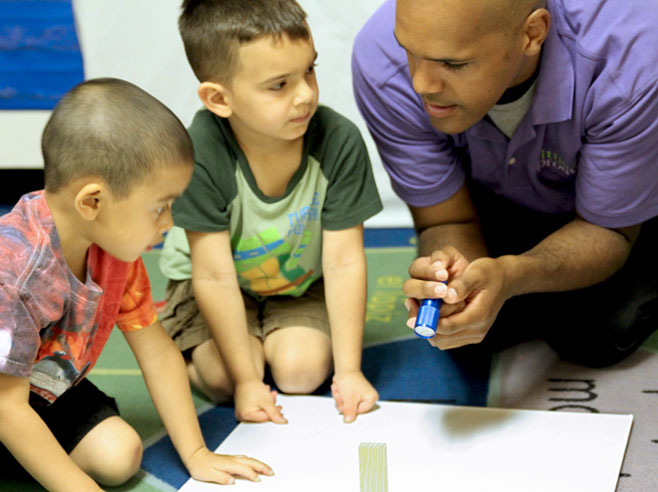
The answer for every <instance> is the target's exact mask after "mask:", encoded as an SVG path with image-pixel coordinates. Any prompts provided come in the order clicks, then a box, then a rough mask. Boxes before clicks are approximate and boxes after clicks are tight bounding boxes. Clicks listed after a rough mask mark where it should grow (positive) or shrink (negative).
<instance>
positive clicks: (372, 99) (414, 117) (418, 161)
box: [352, 13, 465, 206]
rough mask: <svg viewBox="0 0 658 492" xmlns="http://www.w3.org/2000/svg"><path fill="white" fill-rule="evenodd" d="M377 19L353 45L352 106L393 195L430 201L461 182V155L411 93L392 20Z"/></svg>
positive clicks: (423, 203)
mask: <svg viewBox="0 0 658 492" xmlns="http://www.w3.org/2000/svg"><path fill="white" fill-rule="evenodd" d="M378 14H379V13H378ZM378 14H376V15H378ZM380 21H381V19H378V18H377V17H373V18H371V19H370V21H369V22H368V23H367V24H366V26H365V27H364V28H363V30H362V31H361V32H360V33H359V35H358V36H357V38H356V41H355V44H354V50H353V54H352V77H353V79H352V81H353V89H354V95H355V98H356V102H357V106H358V108H359V111H360V112H361V115H362V116H363V118H364V120H365V122H366V124H367V126H368V129H369V131H370V134H371V135H372V137H373V139H374V141H375V144H376V145H377V150H378V151H379V155H380V157H381V160H382V163H383V165H384V167H385V169H386V171H387V172H388V174H389V177H390V179H391V185H392V188H393V190H394V191H395V193H396V194H397V195H398V196H399V197H400V198H401V199H402V200H404V201H405V202H406V203H408V204H410V205H414V206H429V205H434V204H436V203H440V202H442V201H444V200H446V199H447V198H449V197H450V196H452V195H453V194H454V193H455V192H456V191H457V190H458V189H459V188H460V187H461V185H462V184H463V182H464V178H465V175H464V171H463V170H462V167H461V159H460V155H459V153H458V152H457V151H456V150H455V148H454V141H453V139H452V138H451V137H450V136H449V135H446V134H442V133H440V132H438V131H437V130H436V129H434V127H433V126H432V125H431V122H430V120H429V116H428V115H427V113H426V112H425V109H424V106H423V102H422V100H421V98H420V97H419V96H418V94H416V93H415V92H414V91H413V88H412V85H411V79H410V76H409V74H408V68H407V63H406V55H405V53H404V50H403V49H402V48H400V47H399V46H397V44H396V43H395V39H394V37H393V26H392V22H389V20H388V19H386V20H385V22H380ZM389 24H390V26H389V28H386V29H385V30H384V31H383V32H379V31H380V30H381V29H382V27H381V26H387V25H389ZM373 31H374V32H373ZM378 40H380V41H378Z"/></svg>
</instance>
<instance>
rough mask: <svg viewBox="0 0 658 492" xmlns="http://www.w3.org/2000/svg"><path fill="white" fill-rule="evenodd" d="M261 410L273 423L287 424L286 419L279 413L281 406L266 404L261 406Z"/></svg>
mask: <svg viewBox="0 0 658 492" xmlns="http://www.w3.org/2000/svg"><path fill="white" fill-rule="evenodd" d="M263 411H264V412H265V413H266V414H267V418H268V420H271V421H272V422H274V423H275V424H287V423H288V421H287V420H286V418H285V417H284V416H283V413H281V407H277V406H276V405H267V406H265V407H263Z"/></svg>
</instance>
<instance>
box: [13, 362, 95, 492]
mask: <svg viewBox="0 0 658 492" xmlns="http://www.w3.org/2000/svg"><path fill="white" fill-rule="evenodd" d="M29 394H30V382H29V380H28V379H27V378H19V377H15V376H8V375H6V374H0V441H1V442H2V443H3V444H4V445H5V446H6V447H7V449H9V451H11V453H12V454H13V455H14V457H15V458H16V460H18V462H19V463H20V464H21V465H22V466H23V467H24V468H25V469H26V470H27V471H28V472H29V473H30V474H31V475H32V476H33V477H34V479H35V480H37V481H38V482H39V483H40V484H41V485H43V486H44V487H45V488H46V489H47V490H49V491H53V492H56V491H62V492H64V491H70V490H80V491H93V492H97V491H99V490H102V489H101V488H100V487H99V486H98V484H97V483H96V482H95V481H94V480H93V479H92V478H91V477H90V476H89V475H87V474H86V473H85V472H83V471H82V470H81V469H80V468H79V467H78V466H77V465H76V464H75V463H74V462H73V460H72V459H71V458H70V457H69V455H68V454H66V452H65V451H64V449H62V447H61V446H60V444H59V443H58V442H57V440H56V439H55V436H53V434H52V432H50V429H48V427H47V426H46V424H45V423H44V421H43V420H42V419H41V417H39V415H38V414H37V413H36V412H35V411H34V410H33V409H32V407H31V406H30V404H29V403H28V400H29Z"/></svg>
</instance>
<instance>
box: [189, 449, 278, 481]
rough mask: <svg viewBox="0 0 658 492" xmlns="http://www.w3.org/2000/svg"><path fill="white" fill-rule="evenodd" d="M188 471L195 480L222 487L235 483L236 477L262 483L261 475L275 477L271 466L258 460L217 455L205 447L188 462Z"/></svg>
mask: <svg viewBox="0 0 658 492" xmlns="http://www.w3.org/2000/svg"><path fill="white" fill-rule="evenodd" d="M187 469H188V471H189V472H190V476H191V477H192V478H194V479H195V480H200V481H202V482H213V483H219V484H222V485H230V484H233V483H235V478H234V477H242V478H246V479H247V480H251V481H252V482H260V477H259V475H268V476H272V475H274V472H273V471H272V469H271V468H270V467H269V466H267V465H266V464H265V463H262V462H260V461H258V460H255V459H253V458H248V457H247V456H241V455H240V456H229V455H225V454H215V453H213V452H211V451H210V450H208V449H207V448H205V447H204V448H202V449H199V450H198V451H197V452H196V453H194V455H193V456H192V457H191V458H190V459H189V460H188V462H187Z"/></svg>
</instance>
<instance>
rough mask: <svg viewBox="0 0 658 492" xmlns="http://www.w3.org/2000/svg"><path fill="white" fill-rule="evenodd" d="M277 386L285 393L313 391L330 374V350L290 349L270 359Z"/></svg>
mask: <svg viewBox="0 0 658 492" xmlns="http://www.w3.org/2000/svg"><path fill="white" fill-rule="evenodd" d="M270 368H271V370H272V376H273V378H274V382H275V383H276V386H277V388H279V389H280V390H281V391H282V392H284V393H291V394H307V393H312V392H313V391H315V389H316V388H317V387H318V386H320V385H321V384H322V383H323V382H324V381H325V380H326V379H327V377H328V376H329V373H330V371H331V351H330V350H308V349H304V350H302V349H297V350H294V349H288V350H282V351H280V352H279V353H278V354H277V355H276V357H275V358H274V360H272V361H270Z"/></svg>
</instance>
